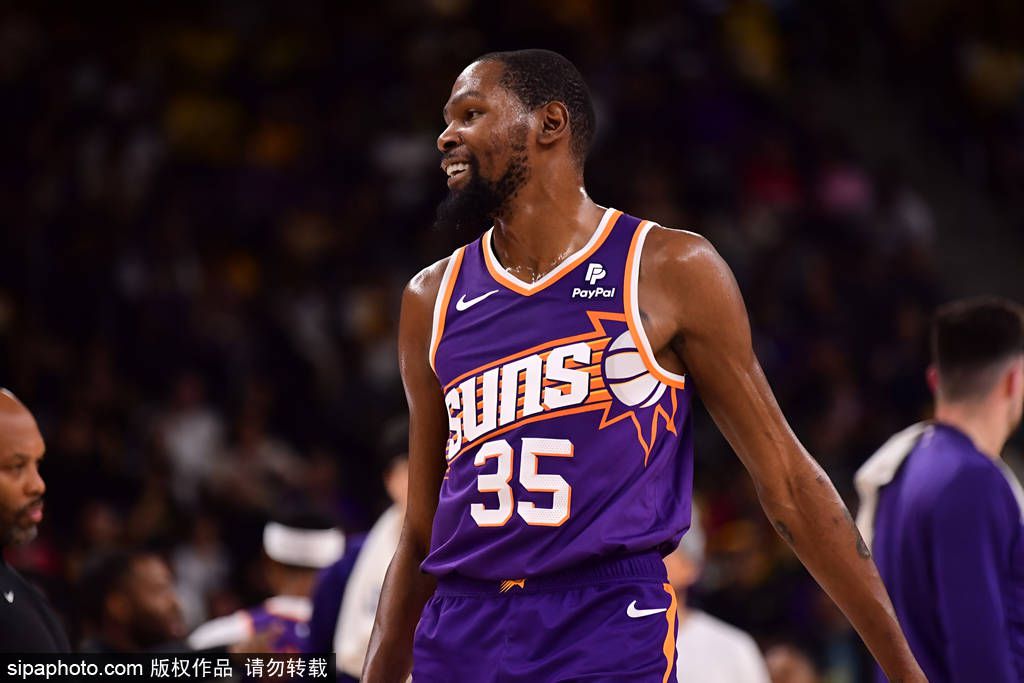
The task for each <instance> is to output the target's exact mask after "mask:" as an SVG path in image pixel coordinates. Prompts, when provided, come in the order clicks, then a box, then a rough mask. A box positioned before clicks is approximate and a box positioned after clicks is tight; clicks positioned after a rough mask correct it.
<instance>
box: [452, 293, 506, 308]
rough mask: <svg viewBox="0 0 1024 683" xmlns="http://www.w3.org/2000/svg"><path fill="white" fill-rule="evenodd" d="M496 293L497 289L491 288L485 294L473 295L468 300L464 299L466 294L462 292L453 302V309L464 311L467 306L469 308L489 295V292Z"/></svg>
mask: <svg viewBox="0 0 1024 683" xmlns="http://www.w3.org/2000/svg"><path fill="white" fill-rule="evenodd" d="M497 293H498V290H496V289H492V290H491V291H489V292H487V293H486V294H481V295H480V296H478V297H474V298H472V299H470V300H469V301H466V295H465V294H463V295H462V296H460V297H459V300H458V301H456V302H455V310H456V311H464V310H466V309H467V308H469V307H471V306H476V305H477V304H478V303H480V302H481V301H483V300H484V299H486V298H487V297H489V296H490V295H491V294H497Z"/></svg>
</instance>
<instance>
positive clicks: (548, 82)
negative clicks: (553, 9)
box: [476, 50, 597, 167]
mask: <svg viewBox="0 0 1024 683" xmlns="http://www.w3.org/2000/svg"><path fill="white" fill-rule="evenodd" d="M476 61H478V62H500V63H501V64H502V65H503V66H504V67H505V73H504V74H502V77H501V81H500V84H501V86H502V87H504V88H506V89H508V90H509V91H510V92H512V93H513V94H514V95H515V96H516V97H518V98H519V100H520V101H521V102H522V103H523V104H524V105H525V106H526V107H527V108H528V109H530V110H531V111H532V110H534V109H537V108H538V107H542V106H544V105H545V104H548V103H549V102H561V103H562V104H564V105H565V108H566V109H568V110H569V128H570V130H571V132H572V141H571V144H570V148H571V150H572V154H573V157H575V159H576V161H577V162H578V163H579V165H580V166H581V167H582V166H583V162H584V161H586V159H587V152H588V151H589V150H590V143H591V141H593V139H594V131H595V129H596V128H597V115H596V114H595V113H594V103H593V101H592V100H591V98H590V88H588V87H587V83H586V81H584V80H583V76H582V75H581V74H580V72H579V70H578V69H577V68H576V67H575V66H574V65H573V63H572V62H570V61H569V60H568V59H566V58H565V57H563V56H562V55H560V54H558V53H557V52H552V51H551V50H515V51H513V52H489V53H487V54H485V55H483V56H482V57H480V58H479V59H477V60H476Z"/></svg>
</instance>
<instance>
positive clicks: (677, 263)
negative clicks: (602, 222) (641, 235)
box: [641, 225, 728, 284]
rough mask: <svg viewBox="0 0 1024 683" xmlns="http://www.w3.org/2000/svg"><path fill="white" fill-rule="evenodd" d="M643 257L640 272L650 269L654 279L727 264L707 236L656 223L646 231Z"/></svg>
mask: <svg viewBox="0 0 1024 683" xmlns="http://www.w3.org/2000/svg"><path fill="white" fill-rule="evenodd" d="M641 258H642V261H641V275H642V276H643V275H644V274H645V273H644V271H647V273H649V274H650V276H651V277H653V278H654V279H655V280H658V281H661V280H663V279H664V280H669V281H672V282H675V283H676V284H679V281H680V279H682V280H685V281H687V282H689V283H690V284H692V283H693V280H694V279H697V280H699V279H700V278H701V277H704V276H707V275H711V274H713V273H714V272H715V271H716V270H718V269H719V268H721V267H725V268H726V270H728V267H727V266H726V265H725V262H724V261H723V260H722V257H721V256H719V254H718V252H717V251H716V250H715V248H714V246H712V244H711V242H709V241H708V239H707V238H706V237H704V236H703V235H700V234H698V233H696V232H691V231H689V230H678V229H675V228H666V227H663V226H661V225H655V226H654V227H652V228H651V230H650V232H649V233H648V234H647V239H646V241H645V242H644V250H643V254H642V257H641Z"/></svg>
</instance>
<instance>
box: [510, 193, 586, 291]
mask: <svg viewBox="0 0 1024 683" xmlns="http://www.w3.org/2000/svg"><path fill="white" fill-rule="evenodd" d="M603 215H604V209H603V208H601V207H600V206H598V205H597V204H595V203H594V201H593V200H592V199H590V197H589V196H587V192H586V189H585V188H584V187H583V182H582V179H581V178H580V179H578V180H577V181H575V182H568V181H567V182H561V183H560V182H557V181H556V182H539V181H531V182H528V183H527V184H526V186H524V187H523V188H522V189H521V190H520V192H519V193H518V194H517V195H516V198H515V200H514V201H513V203H512V205H511V206H510V207H509V209H508V211H507V212H506V213H505V215H504V216H502V217H499V218H496V219H495V221H494V234H493V245H494V251H495V256H497V257H498V260H499V261H500V262H501V264H502V265H503V266H504V267H505V268H506V269H507V270H508V271H509V272H510V273H511V274H512V275H514V276H516V277H518V278H520V279H521V280H524V281H526V282H535V281H537V280H539V279H540V278H542V277H543V276H544V275H546V274H547V273H548V272H550V271H551V270H552V269H554V268H555V267H556V266H558V264H559V263H561V262H562V261H564V260H565V259H566V258H567V257H568V256H570V255H572V254H573V253H574V252H576V251H578V250H579V249H581V248H582V247H583V246H584V245H585V244H586V243H587V242H588V241H589V240H590V238H591V237H592V236H593V234H594V231H595V230H597V226H598V223H600V221H601V217H602V216H603Z"/></svg>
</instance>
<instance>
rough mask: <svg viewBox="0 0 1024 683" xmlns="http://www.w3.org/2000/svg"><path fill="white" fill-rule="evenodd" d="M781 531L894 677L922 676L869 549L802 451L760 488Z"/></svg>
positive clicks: (906, 682) (907, 679)
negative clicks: (777, 481)
mask: <svg viewBox="0 0 1024 683" xmlns="http://www.w3.org/2000/svg"><path fill="white" fill-rule="evenodd" d="M759 495H760V497H761V503H762V505H763V506H764V509H765V512H766V514H767V515H768V518H769V519H770V520H771V522H772V524H773V525H774V526H775V528H776V530H777V531H778V532H779V535H780V536H782V537H783V538H784V539H785V540H786V542H787V543H789V545H790V546H791V547H792V548H793V550H794V551H795V552H796V554H797V556H798V557H799V558H800V560H801V562H803V564H804V566H805V567H807V569H808V571H810V573H811V574H812V575H813V576H814V578H815V580H817V582H818V583H819V584H820V585H821V587H822V588H823V589H824V590H825V592H826V593H828V595H829V596H830V597H831V598H832V600H833V601H835V603H836V604H837V605H838V606H839V608H840V609H841V610H842V611H843V613H844V614H846V616H847V618H848V619H849V620H850V623H851V624H853V626H854V628H855V629H856V630H857V632H858V633H859V634H860V636H861V638H862V639H863V640H864V643H865V644H866V645H867V647H868V649H869V650H871V653H872V655H874V657H875V659H876V660H877V661H878V663H879V665H880V666H881V667H882V669H883V670H884V671H885V673H886V675H887V676H888V677H889V680H890V681H902V682H904V683H909V682H910V681H924V680H925V678H924V674H923V673H922V672H921V669H920V667H919V666H918V665H917V662H916V660H915V659H914V656H913V654H912V653H911V652H910V648H909V646H908V645H907V642H906V639H905V638H904V636H903V632H902V631H901V630H900V627H899V623H898V621H897V620H896V616H895V613H894V611H893V608H892V603H891V601H890V600H889V595H888V593H887V592H886V590H885V586H884V585H883V584H882V580H881V578H880V577H879V575H878V569H877V568H876V567H875V563H874V561H873V560H872V559H871V553H870V551H869V550H868V548H867V546H866V545H865V543H864V540H863V539H862V538H861V536H860V533H859V532H858V531H857V527H856V525H855V524H854V522H853V519H852V518H851V516H850V513H849V511H848V510H847V509H846V506H845V505H844V504H843V501H842V499H841V498H840V497H839V494H838V493H837V492H836V490H835V488H834V487H833V486H832V482H831V481H829V479H828V476H827V475H826V474H825V473H824V471H822V470H821V468H820V467H818V465H817V464H816V463H814V462H813V461H812V460H810V459H808V458H805V457H803V456H802V455H801V456H800V458H799V461H798V462H797V463H796V464H795V465H794V466H793V468H792V471H791V473H790V476H789V477H788V479H787V480H786V482H785V483H784V484H783V485H781V486H777V487H776V490H764V489H763V488H762V490H760V491H759Z"/></svg>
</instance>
